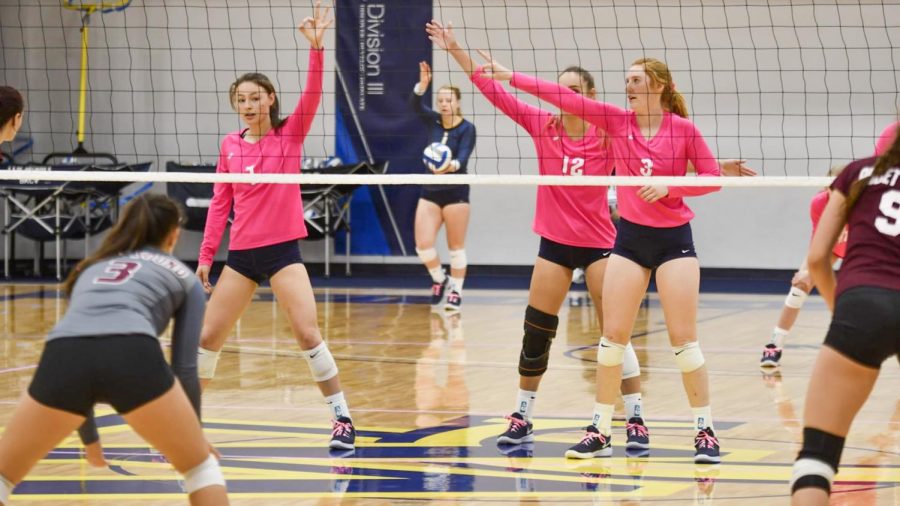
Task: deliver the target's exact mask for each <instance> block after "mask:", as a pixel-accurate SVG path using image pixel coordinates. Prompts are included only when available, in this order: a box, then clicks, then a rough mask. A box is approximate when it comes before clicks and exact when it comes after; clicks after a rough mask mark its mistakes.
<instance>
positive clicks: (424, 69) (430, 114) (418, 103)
mask: <svg viewBox="0 0 900 506" xmlns="http://www.w3.org/2000/svg"><path fill="white" fill-rule="evenodd" d="M430 83H431V67H430V66H429V65H428V62H424V61H420V62H419V82H417V83H416V86H415V87H414V88H413V91H412V93H410V94H409V106H410V107H411V108H412V110H413V111H415V112H416V114H417V115H418V116H419V119H421V120H422V121H424V122H425V123H428V124H429V125H432V124H434V122H435V121H440V120H441V115H440V114H438V113H436V112H434V110H433V109H432V108H431V107H428V106H427V105H425V102H424V101H423V100H422V97H423V96H424V95H425V92H426V91H428V85H429V84H430Z"/></svg>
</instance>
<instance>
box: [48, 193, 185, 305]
mask: <svg viewBox="0 0 900 506" xmlns="http://www.w3.org/2000/svg"><path fill="white" fill-rule="evenodd" d="M182 216H183V214H182V211H181V207H180V206H179V205H178V203H176V202H175V201H174V200H172V199H170V198H169V197H167V196H165V195H163V194H160V193H150V194H147V193H145V194H143V195H140V196H138V197H136V198H135V199H134V200H132V201H131V202H130V203H129V204H128V205H127V206H125V209H124V211H123V212H122V216H121V217H119V221H118V222H116V224H115V226H113V228H112V230H110V231H109V233H108V234H107V235H106V237H105V238H104V239H103V243H101V244H100V247H99V248H97V250H96V251H94V252H93V253H92V254H90V255H88V256H87V257H86V258H85V259H84V260H82V261H80V262H78V265H76V266H75V268H74V269H72V272H71V273H69V276H68V277H67V278H66V281H65V283H64V285H63V289H64V290H65V292H66V295H72V288H74V287H75V281H77V280H78V277H79V276H80V275H81V273H82V272H84V271H85V269H87V268H88V267H90V266H92V265H94V264H95V263H97V262H100V261H102V260H103V259H105V258H110V257H113V256H116V255H121V254H122V253H128V252H130V251H136V250H139V249H141V248H144V247H146V246H157V247H158V246H162V244H163V241H165V240H166V237H168V236H169V234H170V233H171V232H172V230H174V229H175V228H176V227H178V226H179V225H180V224H181V221H182Z"/></svg>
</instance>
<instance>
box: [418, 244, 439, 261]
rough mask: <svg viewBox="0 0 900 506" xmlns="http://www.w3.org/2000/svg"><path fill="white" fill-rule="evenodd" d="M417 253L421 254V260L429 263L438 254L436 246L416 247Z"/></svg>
mask: <svg viewBox="0 0 900 506" xmlns="http://www.w3.org/2000/svg"><path fill="white" fill-rule="evenodd" d="M416 254H417V255H419V260H421V261H422V263H423V264H427V263H428V262H430V261H432V260H434V259H435V258H437V256H438V254H437V250H436V249H434V248H425V249H419V248H416Z"/></svg>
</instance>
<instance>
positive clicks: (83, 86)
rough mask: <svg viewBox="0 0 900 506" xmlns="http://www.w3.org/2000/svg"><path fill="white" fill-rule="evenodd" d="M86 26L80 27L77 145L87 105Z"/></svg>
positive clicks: (82, 135)
mask: <svg viewBox="0 0 900 506" xmlns="http://www.w3.org/2000/svg"><path fill="white" fill-rule="evenodd" d="M87 69H88V25H87V23H82V25H81V96H80V97H79V98H78V145H79V146H81V145H82V144H83V143H84V111H85V106H86V105H87Z"/></svg>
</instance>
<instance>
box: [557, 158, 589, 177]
mask: <svg viewBox="0 0 900 506" xmlns="http://www.w3.org/2000/svg"><path fill="white" fill-rule="evenodd" d="M562 173H563V176H581V175H582V174H584V158H569V157H568V156H564V157H563V166H562Z"/></svg>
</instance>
